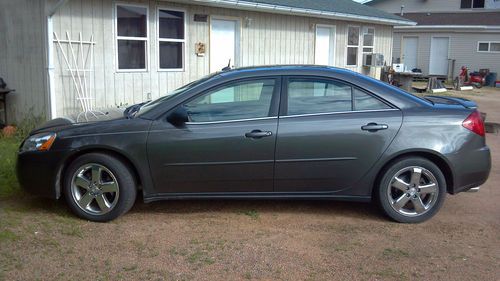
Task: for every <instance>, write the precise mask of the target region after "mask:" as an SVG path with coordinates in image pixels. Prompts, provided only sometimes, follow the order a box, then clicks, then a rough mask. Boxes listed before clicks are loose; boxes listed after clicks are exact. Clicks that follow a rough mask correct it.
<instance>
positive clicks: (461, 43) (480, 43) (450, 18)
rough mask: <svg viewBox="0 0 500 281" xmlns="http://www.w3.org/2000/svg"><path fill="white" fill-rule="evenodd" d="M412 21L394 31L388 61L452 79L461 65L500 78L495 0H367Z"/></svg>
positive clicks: (498, 1)
mask: <svg viewBox="0 0 500 281" xmlns="http://www.w3.org/2000/svg"><path fill="white" fill-rule="evenodd" d="M366 4H367V5H369V6H371V7H375V8H378V9H381V10H384V11H386V12H389V13H393V14H397V15H400V16H402V17H404V18H406V19H409V20H412V21H415V22H417V23H418V24H417V25H415V26H398V27H395V29H394V47H393V59H394V60H395V61H397V60H400V61H401V63H403V64H404V65H405V68H406V69H409V70H411V69H414V68H418V69H421V70H422V72H423V73H424V74H425V75H438V76H444V77H448V78H453V77H456V76H457V75H458V74H459V72H460V68H461V67H462V66H467V67H469V69H470V70H471V71H478V70H479V69H485V68H487V69H490V71H491V72H496V73H498V74H499V75H500V0H440V1H430V0H372V1H370V2H368V3H366Z"/></svg>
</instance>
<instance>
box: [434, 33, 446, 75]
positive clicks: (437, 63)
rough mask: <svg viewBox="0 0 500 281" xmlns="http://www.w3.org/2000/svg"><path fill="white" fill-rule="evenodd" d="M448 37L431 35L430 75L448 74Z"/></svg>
mask: <svg viewBox="0 0 500 281" xmlns="http://www.w3.org/2000/svg"><path fill="white" fill-rule="evenodd" d="M449 40H450V39H449V38H448V37H433V38H432V39H431V58H430V63H429V74H430V75H448V49H449Z"/></svg>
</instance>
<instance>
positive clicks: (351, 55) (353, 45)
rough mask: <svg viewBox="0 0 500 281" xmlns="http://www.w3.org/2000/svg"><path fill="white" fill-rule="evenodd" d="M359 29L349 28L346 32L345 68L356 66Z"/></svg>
mask: <svg viewBox="0 0 500 281" xmlns="http://www.w3.org/2000/svg"><path fill="white" fill-rule="evenodd" d="M358 50H359V27H356V26H349V28H348V31H347V56H346V57H347V62H346V65H347V66H357V65H358Z"/></svg>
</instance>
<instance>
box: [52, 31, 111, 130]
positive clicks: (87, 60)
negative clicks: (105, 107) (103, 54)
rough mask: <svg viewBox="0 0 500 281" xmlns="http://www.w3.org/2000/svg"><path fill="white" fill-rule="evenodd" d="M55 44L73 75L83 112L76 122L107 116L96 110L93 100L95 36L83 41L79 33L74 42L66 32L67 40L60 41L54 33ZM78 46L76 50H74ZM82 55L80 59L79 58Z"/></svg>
mask: <svg viewBox="0 0 500 281" xmlns="http://www.w3.org/2000/svg"><path fill="white" fill-rule="evenodd" d="M54 42H56V43H57V45H58V46H59V50H60V51H61V54H62V56H63V58H64V62H65V63H66V66H67V71H69V73H70V74H71V79H72V81H73V86H74V87H75V91H76V96H77V97H76V99H77V100H78V101H79V102H80V105H81V107H82V111H81V112H80V113H79V114H78V115H77V117H76V121H77V122H79V121H80V118H82V117H83V118H85V121H88V120H89V116H90V117H92V116H93V117H94V118H96V119H98V118H99V117H98V115H105V114H104V113H103V112H101V111H99V110H95V109H94V106H93V103H92V100H93V99H94V98H93V97H92V89H93V83H94V79H93V78H92V77H93V74H92V72H93V70H94V45H95V44H96V42H95V41H94V35H91V36H90V40H89V41H84V40H83V39H82V33H81V32H80V33H79V36H78V40H72V39H71V36H70V35H69V33H68V32H66V40H62V39H59V37H58V36H57V33H56V32H54ZM63 44H67V45H68V49H69V52H68V54H67V53H66V52H65V49H64V48H63ZM74 46H76V48H74ZM84 46H88V48H87V52H86V54H84V49H85V48H84ZM78 55H80V58H78Z"/></svg>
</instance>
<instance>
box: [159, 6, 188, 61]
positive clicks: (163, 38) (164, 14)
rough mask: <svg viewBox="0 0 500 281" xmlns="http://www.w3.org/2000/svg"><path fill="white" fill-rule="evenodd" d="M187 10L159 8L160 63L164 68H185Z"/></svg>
mask: <svg viewBox="0 0 500 281" xmlns="http://www.w3.org/2000/svg"><path fill="white" fill-rule="evenodd" d="M185 16H186V14H185V12H183V11H173V10H166V9H159V10H158V44H159V48H158V49H159V59H160V62H159V65H160V69H162V70H182V69H184V49H185V43H186V34H185V30H186V28H185Z"/></svg>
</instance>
